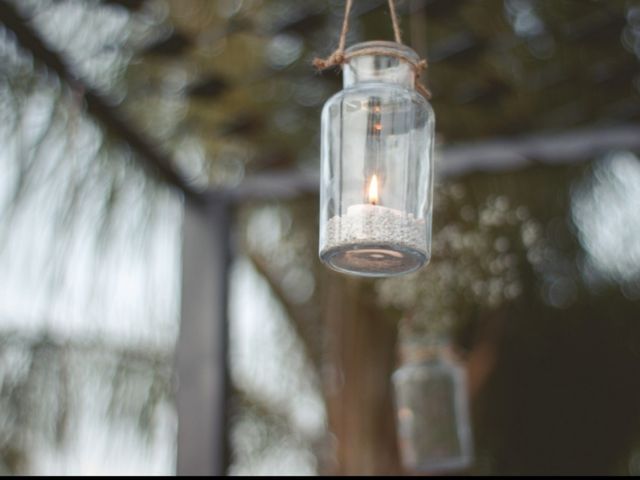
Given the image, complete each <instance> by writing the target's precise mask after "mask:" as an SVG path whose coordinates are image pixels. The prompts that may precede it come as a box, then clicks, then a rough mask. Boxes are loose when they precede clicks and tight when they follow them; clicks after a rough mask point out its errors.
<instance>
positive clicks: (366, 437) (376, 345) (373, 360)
mask: <svg viewBox="0 0 640 480" xmlns="http://www.w3.org/2000/svg"><path fill="white" fill-rule="evenodd" d="M328 280H329V281H328V287H327V298H326V302H325V303H324V305H326V306H327V309H326V311H325V312H324V321H325V325H326V327H327V328H326V332H327V333H326V335H327V338H326V341H325V348H326V353H327V355H326V357H325V358H326V365H327V368H326V369H325V371H324V391H325V395H326V399H327V409H328V418H329V429H330V431H331V433H332V434H333V441H334V442H335V443H334V444H332V445H331V448H332V451H331V453H332V455H331V460H332V461H331V462H330V464H329V465H327V466H326V470H327V473H330V474H336V475H392V474H397V473H399V472H400V467H399V459H398V449H397V443H396V428H395V413H394V409H393V399H392V387H391V374H392V373H393V370H394V369H395V365H396V341H397V323H396V322H393V321H391V320H389V318H385V315H383V314H382V313H381V312H380V311H379V309H378V308H376V305H375V303H374V301H373V298H371V297H372V295H371V293H370V289H367V288H366V284H365V283H364V282H362V281H358V280H356V279H353V278H347V277H344V276H339V275H331V276H330V277H329V279H328ZM367 293H368V294H367Z"/></svg>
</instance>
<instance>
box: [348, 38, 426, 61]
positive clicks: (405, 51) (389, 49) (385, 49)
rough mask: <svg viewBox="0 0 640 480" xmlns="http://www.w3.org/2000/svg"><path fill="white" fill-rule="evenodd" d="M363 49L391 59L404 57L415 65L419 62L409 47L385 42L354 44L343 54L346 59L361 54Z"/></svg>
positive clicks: (373, 41) (375, 41)
mask: <svg viewBox="0 0 640 480" xmlns="http://www.w3.org/2000/svg"><path fill="white" fill-rule="evenodd" d="M365 49H366V50H368V49H375V50H377V51H378V52H379V53H375V54H374V55H379V56H391V57H397V56H398V55H401V56H403V57H406V58H407V60H409V61H412V62H413V63H417V62H419V61H420V57H419V56H418V54H417V53H416V52H415V50H413V49H412V48H411V47H408V46H406V45H403V44H401V43H397V42H390V41H387V40H372V41H368V42H360V43H356V44H355V45H351V46H350V47H349V48H347V49H346V50H345V52H344V53H345V55H346V56H347V57H349V56H350V55H357V54H358V52H361V51H362V50H365ZM350 60H351V59H348V60H347V61H350Z"/></svg>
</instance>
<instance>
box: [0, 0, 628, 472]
mask: <svg viewBox="0 0 640 480" xmlns="http://www.w3.org/2000/svg"><path fill="white" fill-rule="evenodd" d="M397 3H398V9H399V13H400V16H401V21H402V26H403V29H404V32H405V40H406V42H407V43H408V44H410V45H411V46H412V47H413V48H414V49H416V51H418V53H420V54H421V55H423V56H426V57H427V58H428V59H429V63H430V69H429V72H428V75H427V83H428V84H429V86H430V88H431V90H432V91H433V92H434V94H435V96H434V100H433V106H434V109H435V111H436V115H437V132H438V136H439V144H440V155H439V158H440V160H439V163H438V164H437V165H436V170H437V171H438V173H439V174H440V178H439V183H438V185H437V188H436V195H435V209H436V210H435V212H434V218H435V225H434V240H433V241H434V245H433V247H434V251H433V259H432V262H431V264H430V265H429V266H428V267H427V268H426V269H424V270H422V271H421V272H419V273H417V274H414V275H412V276H409V277H406V278H401V279H393V280H384V281H376V282H371V281H362V280H357V279H353V278H346V277H343V276H340V275H337V274H334V273H331V272H328V271H326V270H325V269H324V267H322V266H320V265H319V263H318V260H317V255H316V251H317V244H316V241H317V204H316V198H315V194H314V192H313V190H312V189H309V188H307V187H306V185H307V184H308V183H309V184H313V180H314V176H313V172H315V171H316V169H317V163H318V144H319V140H318V132H319V109H320V108H321V106H322V104H323V103H324V101H325V100H326V99H327V98H328V97H329V96H330V95H331V94H332V93H333V92H335V91H336V90H338V89H339V88H340V76H339V75H337V74H334V73H333V72H326V73H324V74H323V75H317V74H316V73H315V72H314V71H313V70H312V68H311V66H310V63H311V59H312V58H313V57H314V56H316V55H324V54H326V53H328V52H329V51H330V50H331V47H332V46H333V45H334V44H335V42H336V41H337V34H338V28H339V25H340V19H341V15H342V9H343V2H341V1H326V2H325V1H317V2H296V1H293V0H269V1H264V0H262V1H260V0H215V1H205V0H188V1H182V0H181V1H169V0H101V1H100V0H94V1H79V0H65V1H48V0H39V1H35V0H33V1H32V0H29V1H24V0H22V1H17V0H13V1H9V0H2V2H0V24H1V25H2V29H0V57H1V61H0V102H1V104H2V108H1V109H0V115H1V116H2V121H1V122H0V139H1V140H0V145H2V149H0V150H1V152H0V162H1V163H2V167H3V172H4V174H3V175H2V176H0V207H1V208H2V210H0V211H1V214H2V224H1V227H0V229H1V230H0V234H1V237H0V241H1V242H2V243H1V244H0V246H1V248H2V250H1V251H0V265H2V275H0V286H1V287H0V313H1V317H0V318H1V319H2V323H1V324H0V327H1V329H2V330H0V355H1V356H2V362H1V363H0V381H1V384H0V385H1V388H0V402H2V408H1V409H0V468H1V469H2V471H3V472H4V473H165V474H167V473H172V472H174V471H175V469H176V465H175V451H176V448H177V447H176V442H177V440H176V421H177V413H176V407H175V392H176V388H177V382H176V378H175V370H174V366H173V365H174V355H175V349H176V342H177V338H178V331H179V305H180V281H181V266H180V265H181V246H180V236H181V225H182V217H183V213H182V212H183V208H185V207H184V206H185V202H184V199H187V202H194V203H198V202H201V201H203V199H206V198H208V197H207V196H206V195H207V194H206V192H207V191H209V192H210V191H213V190H214V189H218V191H220V190H225V191H230V190H233V189H235V188H239V189H242V188H244V189H245V190H244V191H245V192H246V191H247V188H246V187H244V186H245V185H254V186H255V185H256V183H255V182H254V183H253V184H252V183H251V179H255V178H264V179H270V178H271V179H274V178H275V179H276V184H277V179H278V178H282V179H285V180H286V179H290V178H302V179H309V178H310V179H311V181H310V182H308V183H307V180H304V181H303V182H302V183H303V185H305V187H304V188H302V189H301V190H302V194H300V195H295V196H291V195H284V193H286V191H287V188H288V187H289V185H287V184H286V182H284V181H283V183H282V191H283V192H284V193H283V198H280V199H278V198H273V199H270V200H265V199H264V198H254V199H253V200H247V201H243V202H241V203H240V204H238V208H237V209H236V211H235V214H236V215H235V219H236V221H235V224H234V225H235V228H234V232H233V239H234V242H233V245H232V249H233V254H234V255H233V264H232V270H231V284H230V285H231V287H230V305H229V307H230V308H229V327H230V335H229V342H230V347H229V348H230V351H229V358H230V374H231V382H232V388H231V393H230V395H231V402H230V406H229V419H230V421H229V423H228V427H229V432H228V433H229V435H228V437H229V440H230V446H231V449H230V450H231V455H230V456H229V459H228V471H229V472H230V473H232V474H250V473H272V474H283V473H301V474H314V473H344V474H352V473H358V474H367V473H369V474H375V473H387V474H388V473H397V472H400V471H401V468H400V464H399V456H398V455H399V452H398V447H397V442H396V424H395V412H394V405H393V395H392V394H393V392H392V384H391V375H392V373H393V371H394V370H396V369H397V367H398V366H399V365H400V364H401V360H400V358H399V354H398V352H399V350H400V349H401V348H402V346H403V345H407V344H414V343H418V344H419V343H429V342H430V341H431V339H432V338H434V337H438V338H451V343H452V348H453V350H454V351H455V352H456V354H457V356H458V358H459V359H460V360H461V361H462V362H464V365H465V367H466V370H467V375H468V380H469V381H468V390H469V396H470V399H471V404H472V414H473V415H472V418H473V422H472V423H473V427H474V428H473V430H474V436H475V446H476V456H475V462H474V465H473V466H472V467H471V468H470V469H469V471H468V473H486V474H489V473H493V474H501V473H519V474H523V473H524V474H534V473H574V474H578V473H590V474H594V473H609V474H611V473H622V474H624V473H631V474H637V473H639V472H640V450H638V445H639V441H638V440H639V434H640V431H639V428H640V426H639V425H638V421H639V418H640V377H638V375H637V373H636V370H637V368H638V366H640V362H639V360H640V358H639V356H640V347H639V345H640V324H639V323H638V301H639V300H640V247H639V246H638V245H640V243H638V241H637V239H638V238H639V237H640V217H639V213H638V212H640V210H638V208H637V206H638V205H640V187H639V185H640V162H639V160H638V156H637V154H638V151H639V150H640V145H638V143H639V140H638V139H640V128H639V127H638V119H639V117H640V69H639V68H638V67H639V59H640V4H639V3H638V2H637V1H633V0H612V1H606V2H605V1H594V2H589V3H585V2H578V1H574V0H554V1H551V0H538V1H533V0H487V1H483V2H473V1H470V0H466V1H465V0H460V1H452V0H404V1H398V2H397ZM385 4H386V2H384V1H382V0H367V1H363V0H361V1H358V2H355V6H354V12H353V16H354V19H353V24H352V25H353V26H352V28H351V31H350V34H349V38H348V42H349V43H355V42H357V41H360V40H365V39H374V38H391V32H390V28H389V26H388V25H389V23H388V16H387V15H388V14H387V11H386V9H385V8H384V6H385ZM25 29H26V30H25ZM29 38H31V41H27V40H25V39H29ZM33 39H36V40H37V41H34V40H33ZM44 65H47V67H46V68H45V67H44ZM567 131H569V134H568V135H567V136H564V137H562V136H561V135H563V134H564V133H565V132H567ZM558 138H560V139H561V141H558V140H557V139H558ZM553 139H556V140H555V141H554V140H553ZM510 142H511V143H510ZM513 142H515V143H513ZM518 142H519V143H518ZM514 145H520V150H518V149H517V148H515V149H514ZM549 146H552V148H553V149H551V150H550V147H549ZM545 147H546V149H545ZM479 151H482V152H485V157H486V158H485V159H484V160H482V159H481V160H482V161H475V162H469V158H476V159H477V158H479V157H478V153H477V152H479ZM522 151H527V152H529V153H528V154H527V155H522V154H520V152H522ZM471 152H476V153H475V157H474V155H472V153H471ZM514 152H515V153H514ZM284 172H294V173H293V174H292V176H287V175H288V173H284ZM279 174H282V177H279V176H278V175H279ZM248 197H250V195H248ZM284 197H286V198H284ZM214 199H215V197H214ZM179 348H183V347H179Z"/></svg>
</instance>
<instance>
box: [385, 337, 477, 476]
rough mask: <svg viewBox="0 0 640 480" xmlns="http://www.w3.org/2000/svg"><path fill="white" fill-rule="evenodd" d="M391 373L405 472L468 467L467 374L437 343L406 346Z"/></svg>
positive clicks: (470, 454) (470, 458)
mask: <svg viewBox="0 0 640 480" xmlns="http://www.w3.org/2000/svg"><path fill="white" fill-rule="evenodd" d="M404 354H405V357H406V360H405V363H404V365H402V366H401V367H400V368H399V369H398V370H396V371H395V372H394V374H393V377H392V380H393V385H394V394H395V395H394V396H395V403H396V411H397V422H398V423H397V429H398V439H399V450H400V457H401V460H402V465H403V467H404V468H405V470H406V471H408V472H415V473H445V472H452V471H458V472H459V471H461V470H464V469H466V468H469V467H470V466H471V464H472V462H473V440H472V435H471V425H470V418H469V405H468V394H467V387H466V377H465V372H464V370H463V368H462V367H461V366H459V365H458V364H457V363H455V362H454V361H453V360H451V359H450V358H449V356H448V355H447V354H446V349H445V348H444V347H443V346H442V345H440V346H438V345H431V346H418V347H416V346H413V347H410V348H408V349H405V352H404Z"/></svg>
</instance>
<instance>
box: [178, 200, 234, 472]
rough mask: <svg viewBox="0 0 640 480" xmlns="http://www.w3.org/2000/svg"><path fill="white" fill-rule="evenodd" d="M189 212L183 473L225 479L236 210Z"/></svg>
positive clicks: (213, 207) (182, 344)
mask: <svg viewBox="0 0 640 480" xmlns="http://www.w3.org/2000/svg"><path fill="white" fill-rule="evenodd" d="M184 212H185V213H184V226H183V235H184V237H183V253H182V264H183V270H182V272H183V277H182V311H181V314H182V320H181V325H180V337H179V340H178V346H177V354H176V356H177V373H178V389H177V408H178V465H177V473H178V475H224V474H225V473H226V467H227V432H226V430H227V428H226V427H227V425H226V418H227V408H226V407H227V384H228V381H227V376H228V369H227V343H228V326H227V293H228V273H229V264H230V233H231V205H230V204H229V202H228V201H227V200H226V198H218V199H216V201H211V202H208V205H207V206H201V205H197V204H195V203H193V202H186V203H185V209H184Z"/></svg>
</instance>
